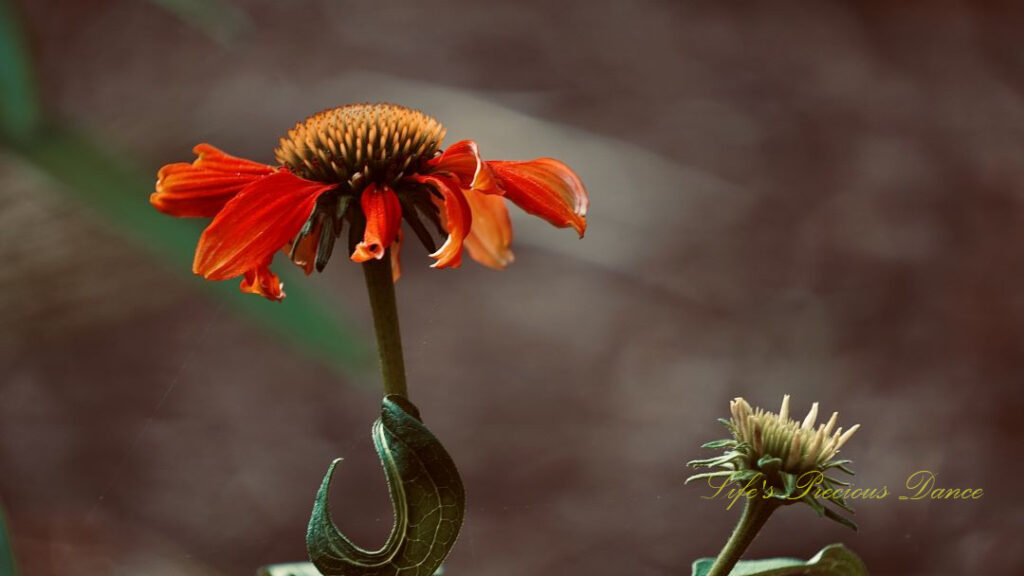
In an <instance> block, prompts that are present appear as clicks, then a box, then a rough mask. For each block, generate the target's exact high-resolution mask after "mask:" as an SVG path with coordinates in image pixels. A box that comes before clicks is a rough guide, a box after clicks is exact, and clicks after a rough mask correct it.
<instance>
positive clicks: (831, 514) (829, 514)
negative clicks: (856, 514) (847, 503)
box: [825, 507, 857, 532]
mask: <svg viewBox="0 0 1024 576" xmlns="http://www.w3.org/2000/svg"><path fill="white" fill-rule="evenodd" d="M844 508H845V507H844ZM845 509H846V510H849V511H850V512H853V510H852V509H851V508H845ZM825 517H826V518H828V519H829V520H833V521H835V522H838V523H840V524H842V525H843V526H846V527H847V528H849V529H851V530H853V531H854V532H856V531H857V524H856V523H855V522H854V521H853V520H850V519H849V518H847V517H846V516H843V515H842V514H840V513H838V512H836V511H835V510H831V509H829V508H825Z"/></svg>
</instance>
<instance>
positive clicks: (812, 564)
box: [692, 544, 868, 576]
mask: <svg viewBox="0 0 1024 576" xmlns="http://www.w3.org/2000/svg"><path fill="white" fill-rule="evenodd" d="M714 563H715V559H714V558H701V559H700V560H697V561H696V562H694V563H693V572H692V574H693V576H707V573H708V571H710V570H711V566H712V565H713V564H714ZM729 576H868V569H867V566H865V565H864V561H863V560H861V559H860V557H859V556H857V555H856V554H854V553H853V552H852V551H851V550H850V549H849V548H847V547H846V546H843V545H842V544H830V545H828V546H826V547H824V548H822V549H821V551H820V552H818V553H817V554H815V555H814V557H813V558H811V559H810V560H807V561H803V560H798V559H796V558H768V559H764V560H740V561H739V562H737V563H736V566H734V567H733V569H732V571H730V572H729Z"/></svg>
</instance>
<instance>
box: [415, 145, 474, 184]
mask: <svg viewBox="0 0 1024 576" xmlns="http://www.w3.org/2000/svg"><path fill="white" fill-rule="evenodd" d="M427 165H428V166H429V170H428V172H429V173H432V174H450V175H452V176H455V177H456V178H457V179H458V180H459V185H460V186H461V187H462V188H469V187H471V186H473V183H474V181H475V180H476V178H477V175H478V174H479V173H480V171H481V168H482V167H484V162H483V160H481V159H480V152H479V150H478V149H477V145H476V142H474V141H472V140H460V141H459V142H456V143H455V144H452V145H451V146H449V147H448V148H446V149H445V151H444V152H443V153H442V154H441V155H440V156H438V157H437V158H434V159H433V160H431V161H430V162H428V163H427ZM485 177H486V175H485Z"/></svg>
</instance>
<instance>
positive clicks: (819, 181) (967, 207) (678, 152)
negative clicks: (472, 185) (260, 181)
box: [0, 0, 1024, 576]
mask: <svg viewBox="0 0 1024 576" xmlns="http://www.w3.org/2000/svg"><path fill="white" fill-rule="evenodd" d="M0 6H2V7H3V10H2V11H0V16H2V18H3V21H2V24H3V27H2V28H3V43H4V44H3V46H4V50H3V59H2V63H3V65H4V69H3V80H4V82H3V83H2V85H3V86H4V100H3V107H2V108H3V110H4V113H5V117H4V119H5V124H4V130H5V134H4V137H3V140H2V141H3V144H4V146H3V149H2V150H0V206H2V209H0V237H2V239H3V241H2V243H0V258H2V265H0V286H2V295H3V298H2V299H0V340H2V352H0V362H2V377H0V504H2V506H3V508H4V509H5V511H6V516H7V523H8V528H9V530H10V533H11V540H12V541H13V550H14V554H15V556H16V559H17V563H18V567H19V571H20V573H21V574H22V575H23V576H46V575H51V574H53V575H56V574H68V573H74V574H115V575H126V576H127V575H133V576H134V575H141V574H147V575H152V574H195V575H219V574H252V573H254V571H255V569H256V568H257V567H258V566H260V565H264V564H268V563H274V562H282V561H293V560H300V559H303V558H304V553H305V549H304V532H305V525H306V522H307V520H308V516H309V511H310V507H311V503H312V498H313V494H314V492H315V490H316V488H317V486H318V485H319V482H320V479H321V477H322V475H323V473H324V471H325V469H326V466H327V464H328V463H329V462H330V461H331V459H333V458H335V457H338V456H341V457H344V458H345V462H344V463H343V464H342V465H341V468H340V469H339V473H338V474H337V476H336V486H335V494H337V495H336V497H335V500H334V510H335V520H336V522H337V523H338V524H339V526H340V527H341V528H342V529H343V530H344V531H345V532H346V533H347V534H348V535H350V536H351V537H352V538H353V539H355V540H356V541H357V542H360V543H362V544H363V545H364V546H367V547H372V546H375V545H377V544H379V543H381V542H383V540H384V538H385V536H386V534H387V532H388V529H389V527H390V523H391V517H390V507H389V504H388V500H387V492H386V488H385V485H384V481H383V476H382V473H381V471H380V467H379V463H378V462H377V460H376V457H375V455H374V453H373V450H372V445H371V443H370V439H369V426H370V423H371V422H372V420H373V419H374V418H375V417H376V416H377V413H378V409H379V405H378V402H379V392H378V384H377V376H376V374H375V372H374V366H373V356H372V353H371V352H372V348H370V347H369V343H370V342H371V341H370V340H369V338H370V337H371V336H370V335H371V332H370V329H371V324H370V318H369V314H368V309H367V304H366V299H365V294H364V290H363V285H362V278H361V274H360V273H359V270H358V269H357V268H356V267H355V266H354V265H351V264H349V263H346V261H345V260H344V258H335V259H334V261H333V262H331V265H330V266H329V267H328V269H327V270H326V271H325V273H323V274H322V275H317V276H314V277H311V278H309V279H302V278H299V277H296V276H294V275H293V276H290V277H289V278H287V279H286V282H287V283H288V292H289V299H287V300H286V301H285V302H284V303H283V304H277V305H275V304H272V303H268V302H263V301H262V300H260V299H259V298H256V297H252V296H247V295H243V294H240V293H237V291H236V288H235V283H234V282H229V283H226V285H223V286H216V287H211V286H208V285H207V284H208V283H204V282H203V281H201V280H200V279H198V278H196V277H194V276H192V275H191V273H190V271H189V267H188V263H189V262H190V259H191V250H192V248H193V246H194V242H195V240H196V238H197V237H198V233H199V231H200V229H201V228H200V224H199V223H196V222H180V221H174V220H172V219H169V218H163V217H160V216H159V215H157V214H156V213H155V211H152V210H151V209H150V208H149V206H148V203H147V200H148V195H149V193H150V192H151V191H152V185H153V181H154V178H155V172H156V170H157V168H159V166H160V165H162V164H165V163H169V162H172V161H184V160H188V159H190V158H191V155H190V149H191V147H192V146H193V145H194V144H196V143H198V142H201V141H206V142H210V143H212V144H215V145H217V146H219V147H222V148H224V149H225V150H228V151H230V152H232V153H235V154H238V155H241V156H246V157H250V158H254V159H257V160H261V161H271V159H272V149H273V147H274V146H275V144H276V139H277V138H278V137H279V136H280V135H281V134H282V133H283V132H284V131H285V130H286V129H288V128H289V127H290V126H291V125H292V124H293V123H294V122H296V121H298V120H301V119H302V118H304V117H306V116H307V115H308V114H311V113H313V112H316V111H318V110H321V109H324V108H327V107H332V106H335V105H339V104H344V103H351V102H356V101H364V100H371V101H377V100H384V101H393V102H398V103H401V104H404V105H407V106H410V107H416V108H420V109H422V110H424V111H426V112H428V113H430V114H432V115H434V116H435V117H437V118H438V119H440V120H441V121H442V122H444V123H445V124H446V125H447V126H448V128H449V141H455V140H456V139H460V138H464V137H469V138H474V139H476V140H477V141H478V142H479V143H480V146H481V149H482V151H483V153H484V155H485V156H486V157H488V158H492V159H528V158H534V157H537V156H555V157H558V158H560V159H563V160H564V161H566V162H567V163H569V164H570V165H571V166H573V167H574V168H575V169H576V170H577V171H578V172H579V173H580V175H581V176H582V178H583V180H584V182H585V183H586V184H587V185H588V188H589V190H590V194H591V210H590V214H589V218H588V220H589V230H588V232H587V237H586V238H585V239H584V240H577V239H576V238H575V237H574V235H573V234H572V233H571V232H567V231H564V230H554V229H551V228H549V227H547V226H546V225H544V224H543V223H539V222H536V221H533V220H532V219H531V218H530V217H528V216H525V215H523V214H519V213H517V214H514V224H515V226H516V241H515V246H514V247H515V249H516V256H517V262H516V263H515V264H514V265H513V266H512V267H510V268H509V269H508V270H507V271H504V272H501V273H497V272H493V271H490V270H486V269H483V268H481V267H479V266H477V265H475V264H474V263H472V262H467V263H466V264H465V266H464V267H463V268H462V269H460V270H457V271H434V270H430V269H429V268H428V267H427V263H428V262H429V259H428V258H427V257H426V255H425V254H424V251H423V250H422V249H421V248H419V247H412V243H410V244H409V246H410V247H409V248H408V249H407V250H405V251H403V260H404V264H405V265H404V273H405V275H404V277H403V279H402V280H401V282H400V283H399V286H398V299H399V306H400V310H401V313H402V325H403V329H404V339H405V347H406V357H407V358H406V360H407V365H408V372H409V377H410V382H411V394H412V399H413V400H414V401H415V402H416V403H417V404H418V405H419V407H420V408H421V410H422V411H423V413H424V415H425V417H426V421H427V423H428V424H429V425H430V426H431V428H432V429H433V431H434V432H435V433H436V434H437V435H438V436H439V437H440V438H441V439H442V440H443V441H444V443H445V445H446V446H447V447H448V449H449V450H450V452H451V453H452V455H453V457H454V458H455V460H456V462H457V463H458V464H459V466H460V468H461V470H462V474H463V479H464V482H465V485H466V488H467V492H468V510H467V517H466V522H465V526H464V528H463V531H462V535H461V537H460V540H459V542H458V544H457V546H456V547H455V549H454V552H453V553H452V555H451V556H450V557H449V559H448V561H447V562H446V567H447V570H448V572H447V573H448V574H452V575H460V574H463V575H464V574H480V575H491V576H505V575H525V574H551V573H555V572H557V573H562V574H581V575H583V574H586V575H588V576H604V575H608V576H611V575H615V576H621V575H623V574H652V575H660V574H666V575H667V574H677V575H678V574H688V573H689V565H690V562H691V561H692V560H693V559H695V558H696V557H698V556H709V555H713V554H714V553H716V552H717V550H718V548H719V547H720V546H721V544H722V543H723V542H724V539H725V538H726V536H727V534H728V532H729V530H730V527H731V525H732V523H733V522H734V521H735V519H736V517H737V515H738V511H737V510H736V509H733V510H732V511H726V510H725V509H724V503H722V502H717V501H709V500H703V499H701V496H704V495H706V494H707V489H706V488H703V487H701V486H694V485H690V486H684V485H683V479H684V478H685V476H686V475H687V474H688V471H687V469H686V467H685V463H686V461H688V460H691V459H694V458H699V457H704V456H706V453H705V452H703V451H701V450H700V449H699V448H698V447H699V445H700V444H701V443H703V442H705V441H708V440H712V439H715V438H719V437H722V436H723V433H724V429H722V428H721V427H720V426H719V425H718V424H716V423H715V419H716V418H717V417H721V416H725V415H726V413H727V404H728V400H729V399H730V398H733V397H735V396H739V395H742V396H744V397H746V398H748V399H749V400H750V401H751V402H752V403H754V404H757V405H763V406H766V407H770V408H773V409H774V408H776V407H777V406H778V403H779V401H780V399H781V396H782V395H783V394H784V393H789V394H792V395H793V402H794V408H795V409H796V410H798V411H800V412H802V411H804V410H806V409H807V408H808V407H809V405H810V402H811V401H813V400H819V401H821V402H822V409H823V410H824V411H825V412H826V413H828V412H831V411H832V410H839V411H840V415H841V416H840V419H841V423H845V424H852V423H855V422H859V423H861V424H862V429H861V431H860V432H859V433H858V434H857V436H856V437H855V439H854V440H853V441H852V442H851V443H850V444H849V446H848V448H847V449H845V450H844V454H845V455H846V456H848V457H850V458H852V459H853V460H854V461H855V467H856V469H857V471H858V476H857V478H856V482H857V484H858V485H860V486H866V487H878V486H882V485H885V486H887V487H888V490H889V492H890V493H891V494H893V495H892V496H890V497H889V498H888V499H885V500H881V501H866V502H858V503H856V508H857V515H856V520H857V522H858V523H859V524H860V527H861V530H860V532H858V533H853V532H850V531H848V530H846V529H844V528H842V527H840V526H839V525H837V524H833V523H831V522H827V521H824V520H819V519H817V518H815V517H814V515H813V513H811V512H810V510H808V509H806V508H805V507H791V508H787V509H785V510H783V511H781V512H780V513H778V514H777V515H776V517H775V518H774V519H773V520H772V521H771V523H770V524H769V528H768V530H767V531H766V532H765V533H763V535H762V536H761V537H760V538H759V539H758V541H757V542H755V544H754V545H753V547H752V548H751V550H750V552H749V554H750V556H752V557H765V556H776V555H789V556H798V557H804V558H807V557H809V556H811V555H812V554H814V552H815V551H817V550H818V549H819V548H821V547H822V546H824V545H825V544H828V543H830V542H834V541H844V542H846V543H847V544H848V545H849V546H850V547H851V548H853V549H854V550H855V551H857V552H858V553H860V554H861V555H862V556H863V558H864V559H865V560H866V562H867V564H868V566H869V567H870V568H871V571H872V574H896V575H904V574H911V575H940V574H1014V573H1024V549H1022V548H1021V546H1020V537H1021V534H1022V533H1024V508H1022V504H1021V491H1020V488H1021V486H1020V484H1019V479H1020V477H1021V473H1022V472H1024V467H1022V466H1021V464H1020V456H1019V452H1020V450H1019V446H1020V445H1021V442H1022V440H1024V435H1022V433H1021V427H1020V421H1019V413H1020V409H1021V408H1022V404H1024V403H1022V400H1021V393H1020V387H1021V384H1022V382H1024V296H1022V292H1024V268H1022V263H1024V48H1022V46H1024V45H1022V44H1021V42H1020V38H1021V32H1022V30H1024V7H1022V5H1021V4H1019V3H1015V2H977V3H968V2H952V1H941V0H940V1H934V2H884V1H878V2H814V3H807V2H764V3H759V4H753V3H740V4H730V5H726V4H725V3H707V2H668V1H661V2H654V1H647V2H640V1H638V2H629V3H626V2H621V3H620V2H593V1H577V2H568V1H566V2H543V1H538V0H529V1H524V0H518V1H515V2H490V1H489V2H470V1H462V0H458V1H457V0H433V1H431V2H417V1H412V0H407V1H402V2H365V1H364V2H326V1H321V2H313V1H299V0H293V1H288V2H280V1H278V2H270V1H242V0H231V2H230V3H228V2H226V1H225V2H216V3H209V2H191V1H188V0H153V1H142V0H137V1H132V0H120V1H102V2H101V1H92V0H90V1H85V2H69V1H59V0H21V1H13V2H12V1H11V0H5V1H4V2H3V3H0ZM285 264H286V263H285ZM285 264H280V263H279V264H278V266H277V268H279V269H283V268H285ZM922 469H928V470H932V471H934V472H935V473H936V474H937V478H938V484H939V485H940V486H944V487H971V488H982V489H984V491H985V496H984V497H983V499H982V500H980V501H970V502H948V501H944V502H900V501H897V500H896V499H895V495H896V494H897V493H900V487H901V486H902V485H903V483H904V482H905V480H906V478H907V476H908V475H909V474H910V473H912V472H914V471H917V470H922Z"/></svg>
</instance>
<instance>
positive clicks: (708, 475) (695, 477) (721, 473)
mask: <svg viewBox="0 0 1024 576" xmlns="http://www.w3.org/2000/svg"><path fill="white" fill-rule="evenodd" d="M733 474H736V472H735V471H733V470H719V471H718V472H705V473H703V474H694V475H693V476H690V477H689V478H687V479H686V480H685V481H684V482H683V484H689V483H690V482H692V481H694V480H700V479H701V478H717V477H719V476H732V475H733Z"/></svg>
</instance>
